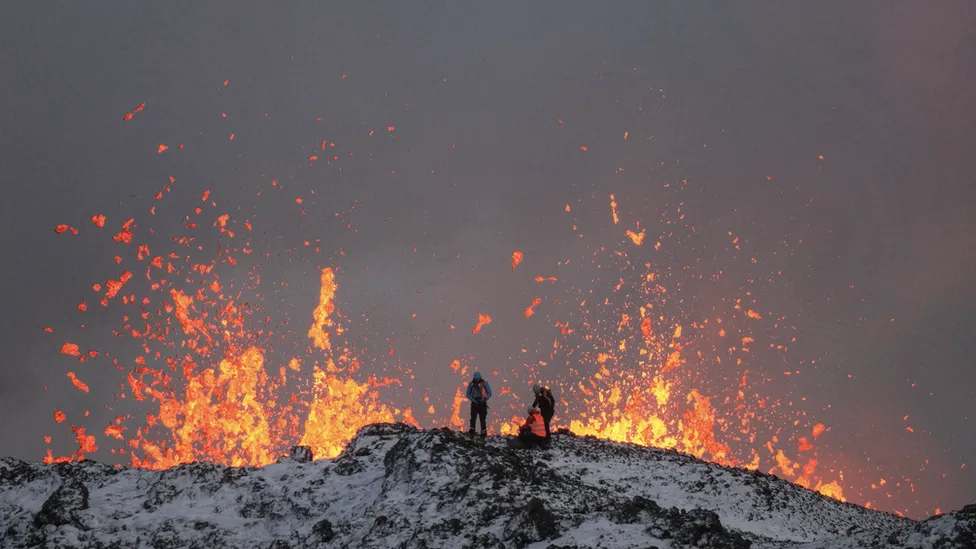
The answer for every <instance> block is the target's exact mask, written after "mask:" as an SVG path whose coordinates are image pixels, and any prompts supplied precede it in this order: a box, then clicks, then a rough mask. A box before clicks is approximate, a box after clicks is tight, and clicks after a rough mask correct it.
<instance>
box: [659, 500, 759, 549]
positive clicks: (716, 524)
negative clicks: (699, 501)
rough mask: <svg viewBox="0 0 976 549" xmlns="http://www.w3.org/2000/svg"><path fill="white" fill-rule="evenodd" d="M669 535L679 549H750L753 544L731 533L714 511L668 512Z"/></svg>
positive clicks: (675, 510) (672, 510) (674, 510)
mask: <svg viewBox="0 0 976 549" xmlns="http://www.w3.org/2000/svg"><path fill="white" fill-rule="evenodd" d="M667 522H668V533H669V535H670V537H671V538H672V540H673V541H674V546H675V547H677V548H683V547H698V548H700V549H749V548H750V547H752V542H751V541H749V540H746V539H745V538H743V537H742V535H741V534H738V533H731V532H729V531H728V530H726V529H725V527H724V526H722V521H720V520H719V518H718V515H717V514H715V513H714V512H713V511H706V510H704V509H692V510H691V511H688V512H685V511H683V510H682V511H679V510H678V509H671V510H670V511H668V512H667Z"/></svg>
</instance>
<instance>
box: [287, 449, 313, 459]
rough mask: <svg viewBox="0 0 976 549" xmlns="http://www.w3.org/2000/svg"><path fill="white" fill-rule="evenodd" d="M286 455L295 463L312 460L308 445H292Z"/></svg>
mask: <svg viewBox="0 0 976 549" xmlns="http://www.w3.org/2000/svg"><path fill="white" fill-rule="evenodd" d="M288 457H290V458H291V460H292V461H294V462H295V463H308V462H310V461H312V449H311V448H310V447H308V446H292V449H291V453H290V454H289V455H288Z"/></svg>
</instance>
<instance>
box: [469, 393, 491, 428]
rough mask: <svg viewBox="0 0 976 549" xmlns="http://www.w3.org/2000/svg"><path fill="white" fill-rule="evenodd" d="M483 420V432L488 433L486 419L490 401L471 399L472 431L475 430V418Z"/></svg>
mask: <svg viewBox="0 0 976 549" xmlns="http://www.w3.org/2000/svg"><path fill="white" fill-rule="evenodd" d="M475 419H480V420H481V432H482V433H484V434H488V428H487V427H485V421H486V420H487V419H488V401H485V400H482V401H480V402H479V401H477V400H472V401H471V427H470V428H469V430H470V431H472V432H474V420H475Z"/></svg>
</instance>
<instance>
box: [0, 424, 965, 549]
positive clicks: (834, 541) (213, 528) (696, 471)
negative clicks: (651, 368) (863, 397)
mask: <svg viewBox="0 0 976 549" xmlns="http://www.w3.org/2000/svg"><path fill="white" fill-rule="evenodd" d="M506 438H507V437H488V438H487V439H484V440H480V439H471V438H469V437H467V436H465V435H463V434H459V433H457V432H455V431H451V430H449V429H434V430H421V429H417V428H415V427H412V426H410V425H406V424H402V423H397V424H373V425H368V426H366V427H363V428H362V429H360V430H359V432H358V433H357V434H356V436H355V438H354V439H353V440H352V441H351V442H350V444H349V445H348V446H347V447H346V448H345V450H344V451H343V452H342V453H341V454H340V455H339V456H338V457H336V458H334V459H321V460H317V461H316V460H313V457H314V456H312V454H311V451H310V450H309V449H308V448H307V447H296V448H294V449H293V450H292V452H291V455H289V456H283V457H282V458H280V459H278V461H277V463H274V464H271V465H267V466H264V467H227V466H223V465H216V464H212V463H192V464H185V465H180V466H177V467H174V468H171V469H166V470H147V469H140V468H124V467H113V466H109V465H105V464H101V463H98V462H94V461H88V460H85V461H81V462H76V463H56V464H41V463H30V462H23V461H18V460H14V459H10V458H5V459H0V546H2V547H61V548H74V547H78V548H82V547H84V548H92V549H96V548H122V547H153V548H157V549H176V548H182V547H196V548H205V547H206V548H210V547H232V548H242V549H243V548H249V549H250V548H254V549H299V548H311V547H364V548H371V547H397V548H403V549H408V548H410V549H420V548H435V547H437V548H440V547H444V548H455V547H456V548H462V547H463V548H472V549H473V548H509V547H511V548H519V549H521V548H526V547H532V548H540V549H542V548H546V549H568V548H576V547H604V548H648V547H660V548H665V547H671V548H683V547H702V548H729V549H739V548H743V549H744V548H747V547H753V548H778V549H782V548H794V547H795V548H838V549H840V548H855V547H892V548H909V547H911V548H916V547H918V548H928V547H933V548H934V547H960V548H962V547H976V545H974V544H976V505H969V506H966V507H964V508H963V509H962V510H959V511H956V512H953V513H949V514H946V515H939V516H936V517H933V518H930V519H927V520H925V521H915V520H912V519H908V518H904V517H899V516H896V515H892V514H888V513H884V512H880V511H874V510H870V509H866V508H863V507H860V506H857V505H854V504H850V503H844V502H840V501H837V500H835V499H832V498H829V497H825V496H823V495H821V494H819V493H817V492H814V491H811V490H808V489H805V488H802V487H800V486H797V485H795V484H793V483H790V482H787V481H785V480H782V479H779V478H777V477H774V476H771V475H767V474H764V473H760V472H756V471H750V470H746V469H736V468H731V467H725V466H720V465H716V464H713V463H709V462H705V461H702V460H699V459H697V458H695V457H693V456H690V455H687V454H683V453H680V452H676V451H674V450H663V449H657V448H648V447H643V446H637V445H632V444H625V443H616V442H610V441H606V440H601V439H596V438H592V437H579V436H576V435H573V434H572V433H570V432H568V431H565V430H563V431H561V432H560V433H558V434H556V435H555V437H554V443H553V445H552V447H551V448H549V449H546V450H538V449H536V450H513V449H510V448H509V447H508V445H507V441H506Z"/></svg>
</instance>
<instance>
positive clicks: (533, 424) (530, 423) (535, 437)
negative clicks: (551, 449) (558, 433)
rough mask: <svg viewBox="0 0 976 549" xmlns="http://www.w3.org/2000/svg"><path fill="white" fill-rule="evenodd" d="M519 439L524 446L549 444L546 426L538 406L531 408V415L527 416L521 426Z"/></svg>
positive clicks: (531, 446)
mask: <svg viewBox="0 0 976 549" xmlns="http://www.w3.org/2000/svg"><path fill="white" fill-rule="evenodd" d="M518 440H519V442H520V443H521V447H522V448H533V447H536V446H547V442H548V439H547V438H546V426H545V422H544V421H543V419H542V414H541V413H540V412H539V409H538V408H536V407H534V406H533V407H532V408H529V417H527V418H525V423H523V424H522V426H521V427H519V434H518Z"/></svg>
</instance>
